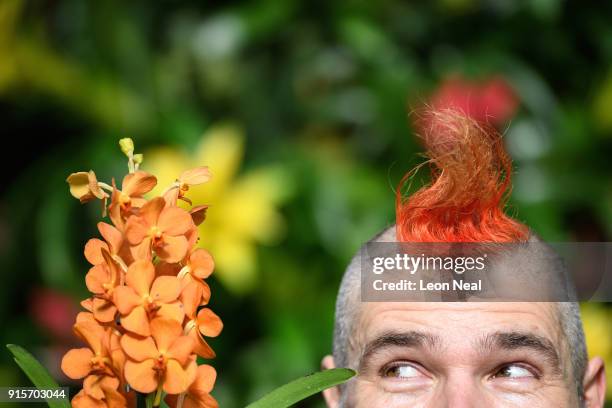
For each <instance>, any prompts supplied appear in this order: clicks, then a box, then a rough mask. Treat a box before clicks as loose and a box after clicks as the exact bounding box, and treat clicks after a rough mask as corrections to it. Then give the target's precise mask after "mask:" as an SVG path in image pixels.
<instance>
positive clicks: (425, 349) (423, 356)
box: [323, 302, 605, 408]
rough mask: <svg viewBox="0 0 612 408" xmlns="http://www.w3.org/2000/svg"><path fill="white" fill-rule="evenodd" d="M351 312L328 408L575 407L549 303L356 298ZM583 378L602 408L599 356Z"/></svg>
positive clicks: (593, 402) (589, 398)
mask: <svg viewBox="0 0 612 408" xmlns="http://www.w3.org/2000/svg"><path fill="white" fill-rule="evenodd" d="M355 319H356V321H355V326H354V327H355V330H354V333H353V336H352V339H351V347H350V350H349V361H350V366H351V367H352V368H356V369H357V370H358V372H359V374H358V376H357V377H356V378H355V379H354V380H352V381H351V382H349V383H348V384H347V385H346V386H345V387H346V388H345V390H344V398H341V394H340V390H339V389H338V388H335V389H330V390H327V391H326V392H325V393H324V395H325V399H326V401H327V404H328V406H329V407H330V408H349V407H350V408H362V407H363V408H377V407H381V408H382V407H384V408H395V407H424V408H425V407H427V408H433V407H454V408H456V407H471V408H478V407H526V406H528V407H530V408H539V407H559V408H562V407H568V408H569V407H579V406H580V401H579V399H578V396H577V395H576V394H577V393H576V390H575V387H574V379H573V378H572V369H571V363H570V362H571V359H570V356H569V350H568V349H567V345H566V342H565V339H564V336H563V333H562V331H561V327H560V325H559V320H558V316H557V311H556V307H555V304H554V303H503V302H499V303H443V302H440V303H425V302H423V303H408V302H406V303H391V302H388V303H362V304H361V310H360V311H359V313H358V314H357V315H356V317H355ZM323 366H324V368H331V367H333V366H334V363H333V359H332V358H331V356H328V357H326V358H325V359H324V360H323ZM584 384H585V400H584V406H586V407H602V406H603V398H604V390H605V375H604V371H603V365H602V362H601V359H593V360H592V361H591V362H590V363H589V367H588V369H587V373H586V375H585V379H584Z"/></svg>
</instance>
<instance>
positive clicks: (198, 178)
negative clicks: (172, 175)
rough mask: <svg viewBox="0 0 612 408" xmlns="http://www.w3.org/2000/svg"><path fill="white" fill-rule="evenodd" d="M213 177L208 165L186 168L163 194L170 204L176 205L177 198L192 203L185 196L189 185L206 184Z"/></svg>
mask: <svg viewBox="0 0 612 408" xmlns="http://www.w3.org/2000/svg"><path fill="white" fill-rule="evenodd" d="M211 178H212V174H211V173H210V170H209V169H208V167H207V166H200V167H195V168H193V169H189V170H185V171H184V172H183V173H181V175H180V176H179V178H178V179H176V181H175V182H174V183H173V184H172V185H171V186H170V188H168V190H166V192H165V193H164V194H162V195H163V196H164V198H165V199H166V202H168V204H170V205H176V201H177V199H178V200H183V201H185V202H186V203H189V204H191V200H190V199H188V198H187V197H185V194H186V193H187V191H189V187H190V186H197V185H199V184H204V183H206V182H208V181H209V180H210V179H211Z"/></svg>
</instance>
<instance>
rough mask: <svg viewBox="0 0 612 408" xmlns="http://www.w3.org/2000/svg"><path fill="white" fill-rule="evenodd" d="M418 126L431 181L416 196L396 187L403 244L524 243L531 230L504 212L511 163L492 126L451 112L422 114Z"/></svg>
mask: <svg viewBox="0 0 612 408" xmlns="http://www.w3.org/2000/svg"><path fill="white" fill-rule="evenodd" d="M417 128H418V129H419V130H420V132H419V133H420V137H421V138H422V139H423V142H424V144H425V147H426V149H427V157H428V158H429V160H428V163H430V165H431V173H432V181H431V183H430V184H429V185H427V186H425V187H423V188H421V189H420V190H419V191H417V192H416V193H414V194H413V195H412V196H410V197H407V198H404V197H403V195H402V189H403V187H404V186H405V184H406V181H407V180H409V179H410V177H411V176H412V175H413V174H414V172H415V171H416V170H418V167H417V168H416V169H414V170H412V171H411V172H409V173H408V174H406V175H405V176H404V178H403V179H402V181H401V182H400V184H399V187H398V189H397V197H396V217H397V222H396V224H397V239H398V241H401V242H516V241H526V240H527V239H528V237H529V229H528V227H527V226H525V225H523V224H521V223H520V222H518V221H516V220H514V219H512V218H510V217H508V216H507V215H506V214H504V206H505V204H506V201H507V196H508V194H509V192H510V189H511V183H510V181H511V180H510V179H511V172H512V162H511V160H510V157H509V156H508V154H507V153H506V151H505V149H504V146H503V142H502V139H501V135H500V134H499V133H498V132H497V131H496V130H495V128H493V127H492V126H490V125H487V124H483V123H480V122H477V121H476V120H474V119H472V118H470V117H468V116H466V115H464V114H462V113H460V112H458V111H456V110H452V109H444V110H433V111H428V112H426V113H425V114H423V115H421V116H420V117H419V118H418V120H417Z"/></svg>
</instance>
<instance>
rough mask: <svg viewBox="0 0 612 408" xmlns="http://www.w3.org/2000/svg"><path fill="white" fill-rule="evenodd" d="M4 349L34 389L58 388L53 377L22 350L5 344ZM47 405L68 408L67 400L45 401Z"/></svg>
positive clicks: (13, 345)
mask: <svg viewBox="0 0 612 408" xmlns="http://www.w3.org/2000/svg"><path fill="white" fill-rule="evenodd" d="M6 348H8V349H9V351H10V352H11V353H13V356H14V358H15V362H16V363H17V365H18V366H19V367H20V368H21V369H22V370H23V372H24V373H25V374H26V375H27V376H28V378H29V379H30V380H32V382H33V383H34V385H35V386H36V387H38V388H39V389H50V388H51V389H52V388H59V385H58V384H57V382H55V380H54V379H53V377H51V374H49V372H48V371H47V369H46V368H45V367H43V366H42V365H41V364H40V363H39V362H38V360H36V359H35V358H34V356H32V355H31V354H30V353H28V352H27V351H26V350H25V349H24V348H22V347H19V346H17V345H15V344H7V345H6ZM47 404H49V407H51V408H70V403H69V401H68V399H61V400H47Z"/></svg>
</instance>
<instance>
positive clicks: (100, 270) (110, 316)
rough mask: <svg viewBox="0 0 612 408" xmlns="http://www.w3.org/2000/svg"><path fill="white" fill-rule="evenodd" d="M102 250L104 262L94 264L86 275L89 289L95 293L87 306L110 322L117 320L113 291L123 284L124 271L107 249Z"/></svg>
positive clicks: (102, 319) (95, 315)
mask: <svg viewBox="0 0 612 408" xmlns="http://www.w3.org/2000/svg"><path fill="white" fill-rule="evenodd" d="M100 252H101V254H102V258H103V262H102V263H100V264H98V265H94V266H93V267H92V268H91V269H90V270H89V272H88V273H87V275H85V284H86V285H87V289H89V291H90V292H91V293H93V295H94V296H93V298H92V299H91V302H87V303H86V307H87V306H88V307H87V308H89V309H91V312H93V315H94V317H95V318H96V319H97V320H99V321H100V322H103V323H108V322H112V321H113V320H115V315H116V314H117V308H116V307H115V304H114V300H113V293H114V291H115V289H116V288H117V287H118V286H119V285H120V284H121V281H122V274H123V272H122V270H121V269H120V266H119V265H118V264H117V262H115V260H114V259H113V258H112V257H111V255H110V254H109V252H108V251H107V250H106V249H104V248H101V249H100Z"/></svg>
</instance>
